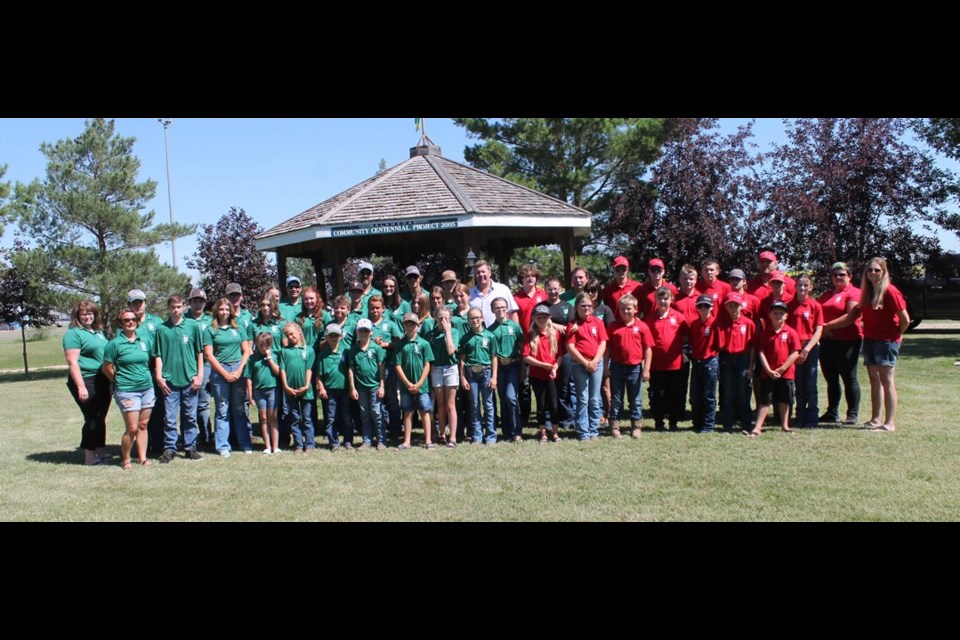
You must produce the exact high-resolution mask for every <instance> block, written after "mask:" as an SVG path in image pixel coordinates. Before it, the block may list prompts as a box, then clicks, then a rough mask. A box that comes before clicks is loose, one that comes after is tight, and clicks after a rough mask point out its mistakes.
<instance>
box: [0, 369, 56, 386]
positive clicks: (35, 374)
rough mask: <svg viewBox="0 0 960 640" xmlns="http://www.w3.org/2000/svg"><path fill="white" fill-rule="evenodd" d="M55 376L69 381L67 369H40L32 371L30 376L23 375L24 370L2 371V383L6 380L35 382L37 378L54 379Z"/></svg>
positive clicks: (0, 376)
mask: <svg viewBox="0 0 960 640" xmlns="http://www.w3.org/2000/svg"><path fill="white" fill-rule="evenodd" d="M54 378H63V383H64V384H66V383H67V370H66V369H40V370H38V371H31V372H30V377H29V378H27V377H26V376H24V375H23V371H19V372H15V373H14V372H5V373H0V384H3V383H5V382H35V381H37V380H53V379H54Z"/></svg>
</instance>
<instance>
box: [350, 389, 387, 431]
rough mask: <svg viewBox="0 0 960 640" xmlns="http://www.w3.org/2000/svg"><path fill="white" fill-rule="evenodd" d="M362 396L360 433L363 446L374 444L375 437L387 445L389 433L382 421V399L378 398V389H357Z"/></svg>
mask: <svg viewBox="0 0 960 640" xmlns="http://www.w3.org/2000/svg"><path fill="white" fill-rule="evenodd" d="M357 395H359V396H360V424H361V425H362V426H361V430H360V433H361V435H362V437H363V444H373V436H374V434H376V436H377V441H378V442H382V443H383V444H387V433H386V429H385V428H384V425H383V421H382V420H380V398H378V397H377V388H376V387H374V388H373V389H357Z"/></svg>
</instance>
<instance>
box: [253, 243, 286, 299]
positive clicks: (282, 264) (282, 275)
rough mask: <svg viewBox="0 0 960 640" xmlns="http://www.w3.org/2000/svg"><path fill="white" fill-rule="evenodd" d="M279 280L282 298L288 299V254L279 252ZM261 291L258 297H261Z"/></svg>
mask: <svg viewBox="0 0 960 640" xmlns="http://www.w3.org/2000/svg"><path fill="white" fill-rule="evenodd" d="M277 280H278V281H279V283H280V284H279V285H278V288H279V289H280V297H281V298H286V296H287V253H286V252H285V251H277ZM262 293H263V292H262V291H261V292H260V293H258V294H257V295H261V294H262Z"/></svg>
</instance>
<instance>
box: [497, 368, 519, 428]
mask: <svg viewBox="0 0 960 640" xmlns="http://www.w3.org/2000/svg"><path fill="white" fill-rule="evenodd" d="M522 366H523V363H522V362H519V361H518V362H514V363H513V364H508V365H506V366H501V367H500V368H499V369H498V370H497V395H498V396H500V432H501V433H503V437H504V438H505V439H507V440H509V439H511V438H513V437H514V436H519V435H521V434H522V432H523V425H522V423H521V422H520V403H519V397H520V367H522Z"/></svg>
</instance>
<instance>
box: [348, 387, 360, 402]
mask: <svg viewBox="0 0 960 640" xmlns="http://www.w3.org/2000/svg"><path fill="white" fill-rule="evenodd" d="M350 397H351V398H352V399H353V400H359V399H360V394H359V393H357V390H356V389H352V390H351V391H350Z"/></svg>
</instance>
